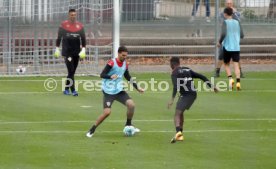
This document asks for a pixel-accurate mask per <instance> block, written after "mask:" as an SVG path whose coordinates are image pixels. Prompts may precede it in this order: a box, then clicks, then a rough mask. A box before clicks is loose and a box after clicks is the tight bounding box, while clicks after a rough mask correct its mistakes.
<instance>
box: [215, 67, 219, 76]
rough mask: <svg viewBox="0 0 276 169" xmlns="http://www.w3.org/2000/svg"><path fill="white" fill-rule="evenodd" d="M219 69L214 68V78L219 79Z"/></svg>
mask: <svg viewBox="0 0 276 169" xmlns="http://www.w3.org/2000/svg"><path fill="white" fill-rule="evenodd" d="M219 73H220V68H216V70H215V75H214V77H219Z"/></svg>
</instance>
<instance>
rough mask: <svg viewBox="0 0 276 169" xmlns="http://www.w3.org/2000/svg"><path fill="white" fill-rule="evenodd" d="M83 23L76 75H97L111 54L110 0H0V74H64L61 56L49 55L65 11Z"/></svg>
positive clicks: (52, 50) (111, 15)
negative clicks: (83, 38) (72, 10)
mask: <svg viewBox="0 0 276 169" xmlns="http://www.w3.org/2000/svg"><path fill="white" fill-rule="evenodd" d="M70 8H75V9H76V10H77V15H78V21H80V22H82V23H83V24H84V26H85V33H86V38H87V50H86V51H87V57H86V58H85V59H84V60H81V61H80V64H79V66H78V69H77V72H76V73H77V74H86V75H89V74H97V73H98V71H99V69H98V68H99V64H100V63H104V62H103V61H104V60H106V59H107V58H110V57H111V53H112V21H113V20H112V17H113V0H0V22H1V24H0V30H1V31H0V75H1V76H3V75H4V76H5V75H11V76H13V75H18V74H22V73H18V71H17V69H18V68H19V67H20V68H21V67H24V68H26V71H25V72H24V75H39V76H40V75H45V76H49V75H57V76H58V75H65V74H66V72H67V71H66V66H65V64H64V61H63V58H62V57H60V58H59V59H56V58H54V57H53V52H54V49H55V43H56V38H57V31H58V27H59V25H60V23H61V22H62V21H63V20H66V19H67V14H68V10H69V9H70Z"/></svg>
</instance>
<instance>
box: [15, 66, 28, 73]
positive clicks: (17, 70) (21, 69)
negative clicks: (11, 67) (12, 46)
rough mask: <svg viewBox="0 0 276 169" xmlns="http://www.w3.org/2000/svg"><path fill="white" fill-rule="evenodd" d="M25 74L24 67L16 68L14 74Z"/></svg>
mask: <svg viewBox="0 0 276 169" xmlns="http://www.w3.org/2000/svg"><path fill="white" fill-rule="evenodd" d="M25 72H26V68H25V67H24V66H21V65H20V66H18V68H16V73H17V74H19V75H22V74H24V73H25Z"/></svg>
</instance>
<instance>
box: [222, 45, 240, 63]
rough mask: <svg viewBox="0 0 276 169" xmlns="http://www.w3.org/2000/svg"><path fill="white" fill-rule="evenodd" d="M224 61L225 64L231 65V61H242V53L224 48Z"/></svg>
mask: <svg viewBox="0 0 276 169" xmlns="http://www.w3.org/2000/svg"><path fill="white" fill-rule="evenodd" d="M223 55H224V57H223V61H224V63H230V61H231V59H232V61H233V62H239V61H240V51H227V50H225V48H223Z"/></svg>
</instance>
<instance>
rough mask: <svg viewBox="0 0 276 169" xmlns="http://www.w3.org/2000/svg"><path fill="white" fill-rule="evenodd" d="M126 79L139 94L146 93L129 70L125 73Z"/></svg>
mask: <svg viewBox="0 0 276 169" xmlns="http://www.w3.org/2000/svg"><path fill="white" fill-rule="evenodd" d="M124 77H125V78H126V80H127V81H128V82H130V83H131V84H132V85H133V87H134V88H135V89H136V90H137V91H138V92H139V93H144V89H142V88H138V85H137V83H136V82H135V80H134V79H133V78H132V77H131V76H130V74H129V71H128V69H126V71H125V73H124Z"/></svg>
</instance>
